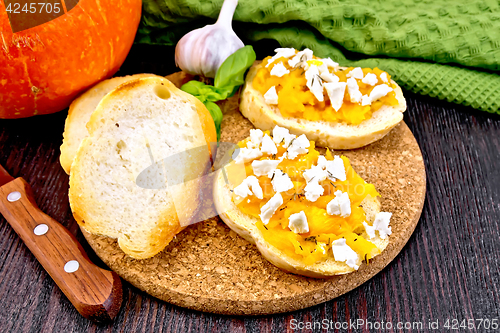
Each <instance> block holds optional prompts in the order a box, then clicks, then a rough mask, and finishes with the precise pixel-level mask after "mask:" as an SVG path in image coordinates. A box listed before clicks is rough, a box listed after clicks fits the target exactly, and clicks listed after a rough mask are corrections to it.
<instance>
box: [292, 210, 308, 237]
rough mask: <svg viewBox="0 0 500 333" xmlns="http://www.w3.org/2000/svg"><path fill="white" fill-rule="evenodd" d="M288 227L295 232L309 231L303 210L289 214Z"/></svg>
mask: <svg viewBox="0 0 500 333" xmlns="http://www.w3.org/2000/svg"><path fill="white" fill-rule="evenodd" d="M288 228H290V230H292V231H293V232H295V233H296V234H303V233H305V232H309V224H307V216H306V214H305V213H304V211H301V212H300V213H296V214H292V215H290V217H289V218H288Z"/></svg>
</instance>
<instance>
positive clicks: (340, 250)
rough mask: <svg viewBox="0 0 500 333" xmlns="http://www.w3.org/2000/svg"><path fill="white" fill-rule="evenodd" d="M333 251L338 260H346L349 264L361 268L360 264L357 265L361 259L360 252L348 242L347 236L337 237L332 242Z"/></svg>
mask: <svg viewBox="0 0 500 333" xmlns="http://www.w3.org/2000/svg"><path fill="white" fill-rule="evenodd" d="M332 252H333V258H335V260H336V261H342V262H345V263H346V264H347V266H349V267H352V268H354V269H355V270H357V269H358V268H359V265H357V263H358V261H359V257H358V254H357V253H356V252H355V251H354V250H353V249H351V247H350V246H349V245H347V244H346V240H345V238H340V239H336V240H334V241H333V242H332Z"/></svg>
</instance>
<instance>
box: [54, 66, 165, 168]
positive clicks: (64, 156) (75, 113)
mask: <svg viewBox="0 0 500 333" xmlns="http://www.w3.org/2000/svg"><path fill="white" fill-rule="evenodd" d="M150 76H156V75H154V74H135V75H130V76H123V77H114V78H111V79H108V80H104V81H101V82H99V83H98V84H96V85H95V86H93V87H92V88H90V89H89V90H87V91H86V92H84V93H83V94H81V95H80V96H79V97H78V98H76V99H75V100H74V101H73V102H72V103H71V105H70V106H69V111H68V116H67V117H66V122H65V124H64V133H63V143H62V145H61V156H60V157H59V160H60V162H61V166H62V168H63V169H64V171H65V172H66V173H67V174H68V175H69V173H70V170H71V163H73V159H74V158H75V155H76V152H77V150H78V147H80V143H81V142H82V140H83V139H84V138H86V137H87V136H88V135H89V132H88V131H87V127H86V125H87V123H88V121H89V120H90V115H91V114H92V112H94V110H95V108H96V107H97V105H98V104H99V102H100V101H101V99H102V98H103V97H104V96H106V95H107V94H108V93H109V92H110V91H112V90H113V89H115V88H116V87H118V86H119V85H121V84H123V83H125V82H128V81H132V80H135V79H138V78H141V77H150Z"/></svg>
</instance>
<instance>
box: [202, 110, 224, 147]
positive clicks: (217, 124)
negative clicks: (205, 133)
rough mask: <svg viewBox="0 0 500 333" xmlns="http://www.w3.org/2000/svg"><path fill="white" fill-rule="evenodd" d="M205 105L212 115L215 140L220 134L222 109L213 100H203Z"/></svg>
mask: <svg viewBox="0 0 500 333" xmlns="http://www.w3.org/2000/svg"><path fill="white" fill-rule="evenodd" d="M204 104H205V106H206V107H207V109H208V112H210V115H211V116H212V118H213V120H214V123H215V130H216V131H217V141H219V140H220V134H221V128H220V126H221V124H222V111H221V109H220V107H219V106H218V105H217V104H215V103H214V102H205V103H204Z"/></svg>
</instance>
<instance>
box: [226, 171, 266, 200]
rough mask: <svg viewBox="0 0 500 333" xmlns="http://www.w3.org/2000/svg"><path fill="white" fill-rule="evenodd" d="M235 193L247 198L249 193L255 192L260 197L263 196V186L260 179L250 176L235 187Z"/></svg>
mask: <svg viewBox="0 0 500 333" xmlns="http://www.w3.org/2000/svg"><path fill="white" fill-rule="evenodd" d="M233 191H234V194H236V195H237V196H239V197H241V198H246V197H247V196H248V195H252V194H255V196H256V197H257V198H258V199H262V198H263V193H262V187H260V184H259V180H258V179H257V177H255V176H248V177H247V178H246V179H244V180H243V182H242V183H241V184H240V185H238V186H236V187H235V188H234V190H233Z"/></svg>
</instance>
